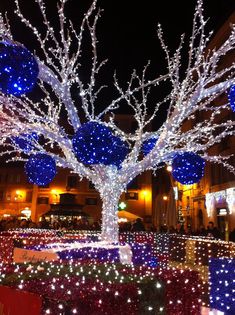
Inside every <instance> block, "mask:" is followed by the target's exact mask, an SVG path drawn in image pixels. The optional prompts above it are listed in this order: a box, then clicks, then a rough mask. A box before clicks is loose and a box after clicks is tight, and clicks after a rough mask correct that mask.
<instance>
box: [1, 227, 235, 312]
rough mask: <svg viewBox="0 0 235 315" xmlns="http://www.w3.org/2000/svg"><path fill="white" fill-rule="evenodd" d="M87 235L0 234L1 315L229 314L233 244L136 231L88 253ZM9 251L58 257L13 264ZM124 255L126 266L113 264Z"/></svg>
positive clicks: (234, 277)
mask: <svg viewBox="0 0 235 315" xmlns="http://www.w3.org/2000/svg"><path fill="white" fill-rule="evenodd" d="M90 236H91V235H90ZM90 236H89V237H88V236H87V235H84V234H73V235H69V234H67V235H66V234H65V235H60V237H58V235H57V234H56V233H53V232H49V233H47V232H44V231H41V232H40V233H39V232H35V231H31V232H30V233H29V232H26V231H14V232H10V233H8V234H5V235H4V234H1V233H0V311H1V305H3V310H2V312H3V314H4V315H5V314H8V313H7V312H8V311H9V310H11V313H10V314H13V315H23V314H24V315H32V314H33V315H44V314H45V315H46V314H52V315H72V314H83V315H101V314H102V315H105V314H106V315H111V314H112V315H116V314H117V315H120V314H122V315H145V314H166V315H200V314H203V315H207V314H218V315H219V314H221V315H222V314H224V312H223V310H225V311H226V315H227V314H228V315H232V314H234V310H235V298H234V293H235V268H234V266H235V260H234V258H231V257H234V247H233V244H228V243H225V242H214V241H211V240H206V239H187V238H184V237H178V236H176V235H171V236H169V235H164V236H162V235H156V234H153V233H150V234H147V233H145V234H141V233H139V234H138V233H136V234H135V235H134V236H133V235H131V234H129V235H128V234H126V235H122V236H121V237H120V239H121V240H122V241H123V240H124V239H125V245H124V247H122V248H121V247H120V246H118V247H117V246H114V247H113V248H112V247H110V248H102V247H101V248H99V247H98V248H97V247H96V248H93V247H92V246H91V244H92V242H91V241H90V243H89V241H88V239H90V240H91V239H92V240H93V239H94V236H95V235H92V237H90ZM134 237H135V239H134ZM137 241H138V242H137ZM84 242H85V243H84ZM86 242H88V243H86ZM80 243H81V246H82V247H80V245H79V244H80ZM84 244H87V246H85V245H84ZM93 244H94V243H93ZM126 244H128V245H126ZM189 245H190V246H189ZM123 248H124V249H125V251H123ZM121 249H122V250H121ZM129 249H131V253H132V256H131V257H128V255H129V254H128V253H129V251H128V250H129ZM202 249H203V250H202ZM206 249H207V250H206ZM17 250H22V251H23V253H24V254H25V252H26V253H30V254H32V253H33V255H34V253H36V254H37V253H40V254H42V255H44V254H45V253H48V252H50V253H51V252H53V253H56V255H58V260H56V261H51V262H49V261H47V262H46V261H38V262H34V263H33V262H32V261H33V260H34V259H32V257H34V256H32V255H31V256H30V257H31V260H32V261H28V262H24V263H16V262H14V261H13V258H14V259H15V253H16V251H17ZM24 251H25V252H24ZM202 252H203V253H204V254H203V255H202ZM36 254H35V255H36ZM207 256H209V257H207ZM24 257H27V258H29V256H27V255H26V256H24ZM35 257H36V256H35ZM35 257H34V258H35ZM222 257H223V258H222ZM127 258H128V259H130V258H131V260H132V261H131V263H128V264H123V263H121V260H123V259H124V261H125V259H127ZM209 258H210V259H209ZM128 259H127V260H128ZM209 284H210V286H209ZM12 301H14V303H12ZM202 306H204V308H203V309H202ZM209 306H210V307H212V308H216V309H220V310H221V311H212V310H209V309H208V308H205V307H209Z"/></svg>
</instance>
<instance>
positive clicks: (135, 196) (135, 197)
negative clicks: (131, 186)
mask: <svg viewBox="0 0 235 315" xmlns="http://www.w3.org/2000/svg"><path fill="white" fill-rule="evenodd" d="M138 198H139V195H138V193H135V192H129V193H126V194H125V199H126V200H138Z"/></svg>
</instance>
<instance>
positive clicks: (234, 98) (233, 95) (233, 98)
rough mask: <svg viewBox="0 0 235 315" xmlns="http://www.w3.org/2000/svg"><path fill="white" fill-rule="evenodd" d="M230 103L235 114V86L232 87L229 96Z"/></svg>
mask: <svg viewBox="0 0 235 315" xmlns="http://www.w3.org/2000/svg"><path fill="white" fill-rule="evenodd" d="M228 99H229V103H230V106H231V109H232V111H233V112H235V84H234V85H232V86H231V88H230V90H229V94H228Z"/></svg>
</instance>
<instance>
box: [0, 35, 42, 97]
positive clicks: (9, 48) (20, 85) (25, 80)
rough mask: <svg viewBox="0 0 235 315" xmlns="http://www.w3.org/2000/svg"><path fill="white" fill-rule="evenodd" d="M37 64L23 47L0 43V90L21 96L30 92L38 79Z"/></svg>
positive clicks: (5, 42)
mask: <svg viewBox="0 0 235 315" xmlns="http://www.w3.org/2000/svg"><path fill="white" fill-rule="evenodd" d="M38 72H39V69H38V64H37V62H36V59H35V58H34V56H33V55H32V54H31V53H30V51H28V50H27V49H26V48H25V47H23V46H19V45H15V44H11V43H10V42H7V41H4V42H3V41H2V42H0V90H1V91H2V92H3V93H6V94H12V95H16V96H19V95H22V94H25V93H26V92H29V91H31V90H32V88H33V87H34V85H35V84H36V81H37V77H38Z"/></svg>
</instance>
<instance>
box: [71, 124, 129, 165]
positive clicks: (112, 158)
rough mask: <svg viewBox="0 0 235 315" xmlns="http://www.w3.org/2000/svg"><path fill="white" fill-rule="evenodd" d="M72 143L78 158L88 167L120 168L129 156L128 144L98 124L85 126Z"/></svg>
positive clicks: (80, 129)
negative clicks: (98, 165)
mask: <svg viewBox="0 0 235 315" xmlns="http://www.w3.org/2000/svg"><path fill="white" fill-rule="evenodd" d="M72 141H73V149H74V152H75V155H76V157H77V158H78V160H79V161H80V162H82V163H84V164H87V165H94V164H104V165H115V166H117V167H119V166H120V164H121V163H122V162H123V160H124V159H125V157H126V155H127V154H128V146H127V144H126V143H125V142H124V141H122V140H121V139H120V138H118V137H116V136H114V135H113V134H112V131H111V129H110V128H108V127H106V126H105V125H103V124H101V123H97V122H92V121H91V122H88V123H85V124H83V125H82V126H81V127H80V128H79V129H78V130H77V132H76V133H75V135H74V137H73V140H72Z"/></svg>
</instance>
